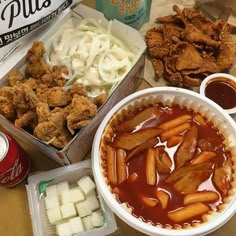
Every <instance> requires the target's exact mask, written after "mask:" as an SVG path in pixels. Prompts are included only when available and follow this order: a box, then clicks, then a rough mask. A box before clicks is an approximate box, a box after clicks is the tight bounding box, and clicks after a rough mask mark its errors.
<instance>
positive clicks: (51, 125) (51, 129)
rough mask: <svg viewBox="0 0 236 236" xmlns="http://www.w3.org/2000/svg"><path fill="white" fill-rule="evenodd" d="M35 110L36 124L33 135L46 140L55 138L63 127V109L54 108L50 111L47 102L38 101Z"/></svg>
mask: <svg viewBox="0 0 236 236" xmlns="http://www.w3.org/2000/svg"><path fill="white" fill-rule="evenodd" d="M36 112H37V114H38V124H37V126H36V127H35V129H34V135H35V136H36V137H37V138H39V139H41V140H43V141H46V142H49V141H51V140H52V139H54V138H56V137H57V136H58V135H59V134H60V132H61V130H62V129H63V128H64V124H65V111H64V109H63V108H54V109H53V110H52V111H50V109H49V106H48V104H46V103H42V102H39V103H38V104H37V108H36Z"/></svg>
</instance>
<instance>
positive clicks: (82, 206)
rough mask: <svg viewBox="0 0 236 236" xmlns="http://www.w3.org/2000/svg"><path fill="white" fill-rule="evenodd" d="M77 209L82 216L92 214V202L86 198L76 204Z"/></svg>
mask: <svg viewBox="0 0 236 236" xmlns="http://www.w3.org/2000/svg"><path fill="white" fill-rule="evenodd" d="M75 208H76V211H77V213H78V215H79V216H80V217H85V216H87V215H90V214H92V209H91V206H90V202H89V201H87V200H84V201H82V202H79V203H76V204H75Z"/></svg>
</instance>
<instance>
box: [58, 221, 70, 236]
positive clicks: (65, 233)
mask: <svg viewBox="0 0 236 236" xmlns="http://www.w3.org/2000/svg"><path fill="white" fill-rule="evenodd" d="M57 232H58V235H59V236H72V234H73V233H72V230H71V227H70V223H69V222H66V223H62V224H58V225H57Z"/></svg>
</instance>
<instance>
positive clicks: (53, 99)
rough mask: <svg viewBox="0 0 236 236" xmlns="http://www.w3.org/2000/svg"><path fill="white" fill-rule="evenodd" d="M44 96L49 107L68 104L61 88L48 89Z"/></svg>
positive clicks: (65, 94) (64, 92)
mask: <svg viewBox="0 0 236 236" xmlns="http://www.w3.org/2000/svg"><path fill="white" fill-rule="evenodd" d="M46 94H47V103H48V106H49V107H62V106H66V105H67V104H68V101H67V93H66V91H65V90H64V89H63V88H62V87H53V88H48V89H47V92H46Z"/></svg>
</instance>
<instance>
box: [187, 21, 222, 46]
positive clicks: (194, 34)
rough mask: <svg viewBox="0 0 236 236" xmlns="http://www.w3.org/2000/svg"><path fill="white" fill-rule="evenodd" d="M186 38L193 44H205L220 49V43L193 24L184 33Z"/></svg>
mask: <svg viewBox="0 0 236 236" xmlns="http://www.w3.org/2000/svg"><path fill="white" fill-rule="evenodd" d="M183 34H184V38H185V39H186V40H187V41H189V42H191V43H203V44H206V45H208V46H212V47H215V48H217V47H219V45H220V43H219V42H218V41H216V40H214V39H212V38H211V37H210V36H209V35H207V34H205V33H203V32H202V31H201V30H199V29H197V27H195V26H194V25H193V24H188V25H187V26H186V28H185V30H184V32H183Z"/></svg>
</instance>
